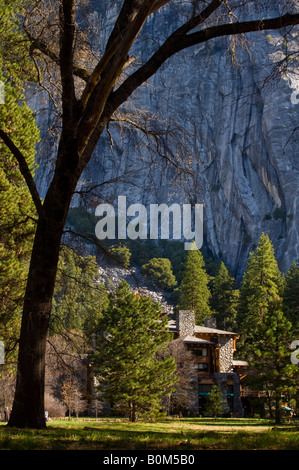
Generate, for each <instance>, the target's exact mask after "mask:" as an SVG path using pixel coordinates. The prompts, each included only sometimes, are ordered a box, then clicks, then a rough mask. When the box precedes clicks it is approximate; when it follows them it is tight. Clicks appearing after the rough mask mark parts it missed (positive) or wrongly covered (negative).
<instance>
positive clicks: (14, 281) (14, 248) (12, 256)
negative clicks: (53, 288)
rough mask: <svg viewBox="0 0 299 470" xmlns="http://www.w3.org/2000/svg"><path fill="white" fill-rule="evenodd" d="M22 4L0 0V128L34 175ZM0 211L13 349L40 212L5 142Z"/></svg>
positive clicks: (3, 320) (4, 296) (0, 314)
mask: <svg viewBox="0 0 299 470" xmlns="http://www.w3.org/2000/svg"><path fill="white" fill-rule="evenodd" d="M22 3H23V2H20V1H14V2H13V1H5V2H3V1H0V18H1V21H0V81H1V82H2V83H3V84H4V98H5V99H4V104H0V128H1V129H2V130H4V131H6V132H7V133H8V134H9V136H10V137H11V139H12V140H13V141H14V143H15V145H16V146H17V147H19V148H21V149H22V153H23V155H24V157H25V159H26V162H27V165H28V168H29V170H30V171H31V174H32V175H33V173H34V155H35V147H36V143H37V142H38V140H39V132H38V129H37V126H36V124H35V121H34V118H33V115H32V111H31V110H30V109H29V107H28V106H27V104H26V103H25V98H24V81H25V80H30V79H32V77H33V68H32V64H31V65H30V63H29V60H28V57H29V56H28V45H27V43H26V40H25V38H24V36H23V34H22V33H21V32H20V30H19V28H18V20H17V17H18V15H20V14H21V13H22V11H23V6H22ZM20 77H22V79H21V78H20ZM0 207H1V219H0V336H1V335H2V337H3V339H4V341H5V343H6V347H7V350H8V351H9V350H10V349H13V348H11V346H12V345H15V344H16V341H17V339H18V337H19V328H20V313H21V308H22V303H23V296H24V291H25V283H26V277H27V271H28V266H29V259H30V253H31V250H32V244H33V236H34V232H35V217H36V210H35V207H34V204H33V202H32V199H31V196H30V193H29V190H28V188H27V186H26V184H25V182H24V178H23V176H22V173H21V171H20V167H19V165H18V162H17V160H16V159H15V158H14V157H13V156H12V154H11V153H10V151H9V150H8V148H7V147H6V146H5V145H4V143H3V141H2V140H0ZM14 350H15V348H14ZM6 359H7V357H6Z"/></svg>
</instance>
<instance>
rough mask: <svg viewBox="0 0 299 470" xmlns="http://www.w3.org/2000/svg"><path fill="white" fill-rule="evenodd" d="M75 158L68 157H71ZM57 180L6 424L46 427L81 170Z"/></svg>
mask: <svg viewBox="0 0 299 470" xmlns="http://www.w3.org/2000/svg"><path fill="white" fill-rule="evenodd" d="M71 156H72V157H74V155H70V157H71ZM69 175H70V173H68V172H63V174H62V175H60V177H56V178H55V177H54V179H53V182H52V185H51V186H50V189H49V191H48V194H47V197H46V199H45V202H44V206H43V212H42V215H41V216H40V217H39V221H38V224H37V229H36V235H35V240H34V246H33V251H32V257H31V263H30V268H29V274H28V279H27V287H26V292H25V298H24V307H23V316H22V326H21V334H20V342H19V358H18V372H17V382H16V391H15V397H14V403H13V409H12V413H11V417H10V420H9V423H8V426H17V427H31V428H43V427H45V426H46V423H45V416H44V384H45V349H46V342H47V334H48V328H49V321H50V315H51V308H52V296H53V292H54V287H55V279H56V272H57V264H58V258H59V251H60V246H61V238H62V234H63V229H64V224H65V220H66V216H67V212H68V208H69V204H70V201H71V198H72V195H73V191H74V190H75V187H76V184H77V180H78V178H79V175H78V172H76V171H74V172H73V174H72V175H71V176H69Z"/></svg>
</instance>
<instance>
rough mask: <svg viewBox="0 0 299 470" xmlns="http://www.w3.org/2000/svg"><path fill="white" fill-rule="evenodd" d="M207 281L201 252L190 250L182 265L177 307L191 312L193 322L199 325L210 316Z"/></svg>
mask: <svg viewBox="0 0 299 470" xmlns="http://www.w3.org/2000/svg"><path fill="white" fill-rule="evenodd" d="M209 281H210V278H209V276H208V274H207V273H206V270H205V263H204V259H203V255H202V253H201V251H200V250H190V251H189V252H188V255H187V259H186V262H185V265H184V271H183V275H182V282H181V285H180V298H179V304H178V307H179V308H180V309H182V310H193V311H194V312H195V321H196V323H197V324H199V325H200V324H202V323H203V322H204V320H205V318H207V317H209V316H211V309H210V305H209V301H210V297H211V292H210V288H209Z"/></svg>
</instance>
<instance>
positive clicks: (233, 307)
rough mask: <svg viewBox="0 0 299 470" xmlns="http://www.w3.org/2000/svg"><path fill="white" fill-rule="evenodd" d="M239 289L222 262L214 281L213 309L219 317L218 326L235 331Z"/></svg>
mask: <svg viewBox="0 0 299 470" xmlns="http://www.w3.org/2000/svg"><path fill="white" fill-rule="evenodd" d="M238 295H239V291H238V290H237V289H236V285H235V280H234V278H233V276H232V275H231V274H230V273H229V271H228V269H227V268H226V266H225V264H224V263H223V262H221V264H220V267H219V270H218V273H217V275H216V276H215V277H214V279H213V281H212V297H211V302H210V305H211V309H212V310H213V315H215V317H216V319H217V327H218V328H220V329H224V330H228V331H234V329H235V328H236V316H237V306H238Z"/></svg>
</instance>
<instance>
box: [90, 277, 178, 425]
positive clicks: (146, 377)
mask: <svg viewBox="0 0 299 470" xmlns="http://www.w3.org/2000/svg"><path fill="white" fill-rule="evenodd" d="M160 317H161V309H160V307H159V306H158V305H155V304H154V303H153V302H152V301H151V300H150V299H149V298H147V297H140V296H139V295H137V294H135V293H132V292H130V289H129V286H128V284H127V283H126V282H125V281H123V282H122V283H121V284H120V286H119V287H118V289H117V290H116V297H115V299H113V300H112V301H111V305H110V308H108V309H107V311H106V312H104V315H103V318H102V320H101V321H100V324H99V327H100V335H99V337H98V341H99V343H98V347H97V351H96V354H95V358H94V365H95V370H96V374H97V377H98V381H99V389H100V391H101V392H103V393H104V396H105V398H106V400H108V401H109V402H111V403H112V404H114V406H118V407H120V408H121V409H122V410H123V411H124V412H125V413H126V414H127V415H128V416H129V419H130V420H131V421H136V420H137V416H138V414H139V413H144V412H153V411H158V409H159V407H160V401H161V397H162V396H163V395H165V394H170V393H171V392H172V386H173V384H174V383H175V381H176V378H175V376H174V373H175V368H176V366H175V361H174V359H173V358H172V357H171V356H168V357H166V358H165V359H163V360H158V359H157V357H156V355H157V353H158V352H159V351H161V350H162V349H163V348H164V347H165V346H166V344H167V342H168V341H169V339H170V338H169V335H168V332H167V330H166V321H167V320H166V318H165V317H164V318H162V320H161V321H159V320H160Z"/></svg>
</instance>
